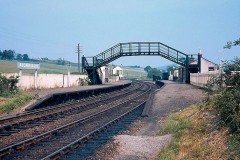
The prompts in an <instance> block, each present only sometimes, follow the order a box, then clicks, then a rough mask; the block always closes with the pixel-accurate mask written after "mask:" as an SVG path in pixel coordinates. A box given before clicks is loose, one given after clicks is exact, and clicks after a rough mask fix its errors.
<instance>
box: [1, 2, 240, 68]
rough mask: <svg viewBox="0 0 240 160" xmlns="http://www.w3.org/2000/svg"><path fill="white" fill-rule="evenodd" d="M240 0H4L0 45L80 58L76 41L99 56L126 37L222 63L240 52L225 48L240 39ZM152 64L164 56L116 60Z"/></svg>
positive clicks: (87, 52) (34, 54)
mask: <svg viewBox="0 0 240 160" xmlns="http://www.w3.org/2000/svg"><path fill="white" fill-rule="evenodd" d="M239 6H240V0H194V1H193V0H0V8H1V10H0V50H4V49H13V50H15V51H16V52H17V53H22V54H24V53H27V54H28V55H29V56H30V57H31V58H41V57H48V58H50V59H58V58H64V59H66V60H70V61H73V62H77V54H76V53H75V52H76V46H77V43H80V45H81V46H82V48H83V54H84V56H94V55H96V54H98V53H100V52H102V51H104V50H106V49H108V48H110V47H112V46H114V45H116V44H118V43H121V42H132V41H134V42H138V41H140V42H144V41H146V42H148V41H151V42H161V43H164V44H166V45H169V46H171V47H173V48H175V49H178V50H180V51H182V52H184V53H186V54H197V53H198V50H199V49H201V50H202V54H203V57H205V58H207V59H209V60H210V61H213V62H215V63H219V62H220V59H221V58H223V59H232V58H233V57H236V56H239V55H240V54H239V53H240V47H239V46H237V47H233V48H232V49H230V50H227V49H225V50H224V51H223V50H222V48H223V46H224V45H225V44H226V42H227V41H230V40H236V39H238V38H240V21H239V17H240V9H239ZM113 63H114V64H123V65H140V66H143V67H145V66H147V65H150V66H152V67H157V66H162V65H166V64H171V63H172V62H170V61H168V60H165V59H163V58H161V57H156V56H155V57H146V56H145V57H124V58H120V59H118V60H116V61H114V62H113Z"/></svg>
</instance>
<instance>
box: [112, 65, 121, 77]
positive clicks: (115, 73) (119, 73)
mask: <svg viewBox="0 0 240 160" xmlns="http://www.w3.org/2000/svg"><path fill="white" fill-rule="evenodd" d="M113 75H118V76H119V78H120V79H122V78H123V69H122V68H120V67H119V66H117V67H115V68H113Z"/></svg>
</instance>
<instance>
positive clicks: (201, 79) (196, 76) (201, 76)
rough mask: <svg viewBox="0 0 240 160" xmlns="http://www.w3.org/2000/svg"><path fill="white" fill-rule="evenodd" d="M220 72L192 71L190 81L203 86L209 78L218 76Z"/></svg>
mask: <svg viewBox="0 0 240 160" xmlns="http://www.w3.org/2000/svg"><path fill="white" fill-rule="evenodd" d="M218 75H219V72H218V71H213V72H211V73H210V72H209V73H191V74H190V83H191V84H194V85H197V86H202V87H204V86H205V85H206V84H207V82H208V80H210V79H211V77H213V76H218Z"/></svg>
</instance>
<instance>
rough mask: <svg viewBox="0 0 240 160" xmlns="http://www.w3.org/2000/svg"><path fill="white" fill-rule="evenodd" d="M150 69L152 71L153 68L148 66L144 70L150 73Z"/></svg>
mask: <svg viewBox="0 0 240 160" xmlns="http://www.w3.org/2000/svg"><path fill="white" fill-rule="evenodd" d="M150 69H152V67H150V66H147V67H145V68H144V71H146V72H148V71H149V70H150Z"/></svg>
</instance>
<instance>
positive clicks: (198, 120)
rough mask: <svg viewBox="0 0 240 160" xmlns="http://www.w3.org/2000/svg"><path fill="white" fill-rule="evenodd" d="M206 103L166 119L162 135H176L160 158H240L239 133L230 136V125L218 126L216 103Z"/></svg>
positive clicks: (161, 151)
mask: <svg viewBox="0 0 240 160" xmlns="http://www.w3.org/2000/svg"><path fill="white" fill-rule="evenodd" d="M203 105H204V104H203V103H201V105H200V103H199V104H196V105H192V106H190V107H188V108H186V109H184V110H182V111H180V112H176V113H173V114H171V115H170V116H168V117H167V118H166V119H165V120H164V122H163V124H162V126H161V130H160V131H159V133H158V134H159V135H165V134H173V138H172V140H171V142H170V144H169V145H168V146H166V147H164V148H162V149H161V150H160V152H159V153H158V155H157V157H156V158H155V159H156V160H174V159H178V160H185V159H186V160H192V159H198V160H205V159H229V158H230V157H231V158H230V159H239V152H240V151H239V150H240V149H239V148H240V143H239V139H240V138H239V135H238V136H236V135H235V136H231V135H229V134H228V128H227V127H216V124H217V120H218V118H217V115H216V112H215V109H214V106H212V105H211V104H205V105H204V106H203ZM226 148H227V150H226Z"/></svg>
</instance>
